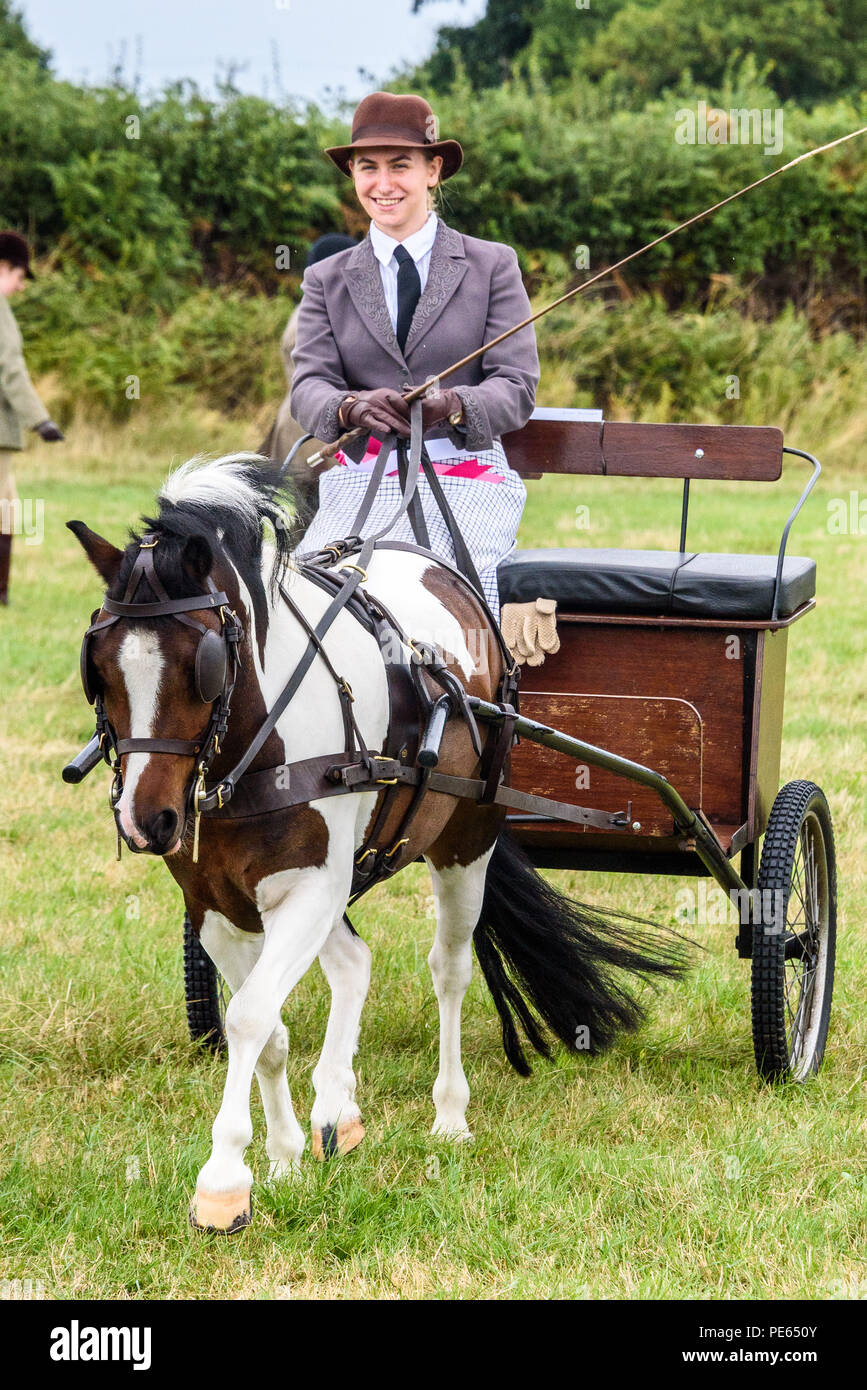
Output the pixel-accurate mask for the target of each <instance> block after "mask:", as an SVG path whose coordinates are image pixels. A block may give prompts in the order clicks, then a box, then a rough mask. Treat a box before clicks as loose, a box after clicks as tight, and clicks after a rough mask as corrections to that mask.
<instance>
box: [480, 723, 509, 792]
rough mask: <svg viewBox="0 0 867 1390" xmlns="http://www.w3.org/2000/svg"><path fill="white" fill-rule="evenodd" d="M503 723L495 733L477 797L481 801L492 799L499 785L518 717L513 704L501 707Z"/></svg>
mask: <svg viewBox="0 0 867 1390" xmlns="http://www.w3.org/2000/svg"><path fill="white" fill-rule="evenodd" d="M503 710H504V712H503V723H502V725H501V727H500V729H499V730H498V733H497V741H496V743H495V744H494V746H493V750H492V752H491V757H490V763H489V766H488V773H487V777H486V778H485V787H484V790H483V792H482V794H481V796H480V797H479V801H481V802H490V801H493V800H494V798H495V797H496V794H497V788H498V786H499V785H500V776H501V774H502V771H503V764H504V763H505V761H506V757H507V756H508V752H509V749H510V748H511V746H512V737H513V734H514V731H515V720H516V719H517V718H518V711H517V710H516V709H515V707H514V706H513V705H508V704H507V705H505V706H504V707H503Z"/></svg>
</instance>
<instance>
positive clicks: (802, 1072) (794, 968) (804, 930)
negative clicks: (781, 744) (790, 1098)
mask: <svg viewBox="0 0 867 1390" xmlns="http://www.w3.org/2000/svg"><path fill="white" fill-rule="evenodd" d="M757 888H758V890H759V896H758V900H757V902H756V904H755V908H754V912H753V971H752V998H753V1044H754V1047H755V1052H756V1066H757V1067H758V1070H759V1075H760V1076H761V1077H762V1078H763V1079H764V1080H766V1081H786V1080H791V1081H806V1080H807V1079H808V1078H809V1077H810V1076H812V1075H814V1074H815V1072H817V1071H818V1070H819V1066H820V1064H821V1061H822V1057H823V1055H824V1052H825V1041H826V1039H827V1036H828V1019H829V1017H830V1013H831V994H832V992H833V989H834V950H835V945H836V938H837V871H836V858H835V854H834V830H833V827H832V824H831V812H830V811H829V809H828V803H827V801H826V800H825V794H824V792H823V791H822V790H821V788H820V787H817V786H816V785H815V783H814V782H802V781H798V782H788V783H787V784H786V786H785V787H783V788H782V790H781V791H780V792H779V793H778V794H777V798H776V800H775V801H774V805H773V807H772V809H771V815H770V819H769V821H768V828H767V830H766V831H765V839H764V844H763V846H762V859H761V867H760V869H759V878H758V884H757Z"/></svg>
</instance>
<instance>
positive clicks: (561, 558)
mask: <svg viewBox="0 0 867 1390" xmlns="http://www.w3.org/2000/svg"><path fill="white" fill-rule="evenodd" d="M582 414H585V412H577V411H564V410H537V411H536V413H535V415H534V417H533V419H532V420H531V421H530V422H529V423H528V424H527V425H526V426H525V428H524V429H523V430H521V431H518V432H516V433H514V434H511V435H507V436H506V437H505V438H504V441H503V442H504V446H505V449H506V452H507V455H508V458H509V462H510V464H511V465H512V467H513V468H515V469H516V470H517V471H519V472H520V473H522V474H523V475H524V476H525V477H528V478H532V477H539V476H541V474H542V473H561V474H564V473H565V474H575V475H599V476H611V477H634V478H680V479H682V480H683V500H682V509H681V519H680V536H679V544H678V548H677V549H676V550H672V551H631V550H602V549H588V548H576V549H557V550H525V551H519V552H518V554H517V556H516V557H515V558H514V559H512V560H510V561H508V562H506V563H504V564H503V565H502V566H501V569H500V594H501V599H502V601H503V602H525V601H531V600H533V599H535V598H537V597H540V596H541V597H546V598H554V599H556V600H557V603H558V611H557V623H558V631H559V636H560V641H561V646H560V650H559V651H558V652H557V653H555V654H552V655H549V656H547V657H546V658H545V660H544V662H543V664H542V665H541V666H538V667H530V666H526V665H525V666H524V667H523V668H522V677H521V695H520V707H521V713H522V715H523V716H525V718H528V719H530V720H532V721H535V722H536V723H538V724H541V725H545V726H547V727H548V728H549V729H553V730H556V731H558V733H559V734H565V735H567V736H570V737H571V739H572V740H577V741H578V743H579V744H588V745H591V746H592V748H593V749H594V750H595V752H596V753H601V756H600V757H598V758H597V757H595V755H594V753H593V752H591V751H588V750H587V749H586V748H585V749H584V750H583V751H582V749H581V748H580V747H578V746H577V745H574V744H568V745H567V744H564V742H563V740H562V738H557V739H554V740H551V739H547V740H546V741H545V742H537V741H534V738H533V734H532V731H527V732H528V733H529V736H528V737H525V738H524V739H522V741H521V742H520V744H519V745H518V746H517V747H516V748H515V749H514V750H513V754H512V778H511V782H512V785H513V786H515V787H517V788H519V789H521V790H524V791H531V792H535V793H537V794H541V795H545V796H550V797H552V798H554V799H556V800H558V801H566V802H571V803H576V802H577V803H580V804H589V805H592V807H594V808H597V809H600V810H604V811H608V812H611V813H617V814H618V815H619V818H620V819H621V820H622V822H623V828H622V829H619V828H618V829H611V830H608V829H601V828H599V827H598V826H593V825H588V826H576V825H573V824H567V823H564V822H562V821H561V822H558V821H557V820H556V819H553V818H551V819H548V818H546V817H542V816H533V815H522V814H519V813H515V814H511V815H509V817H508V820H509V822H510V825H511V828H512V830H513V832H514V833H515V834H516V835H517V836H518V838H519V839H520V840H521V842H522V843H523V845H524V847H525V849H526V850H527V852H528V853H529V854H530V857H531V858H532V859H533V860H534V862H535V863H536V864H537V865H539V866H543V867H548V868H570V869H582V868H583V869H603V870H614V871H618V872H627V873H661V874H690V875H706V874H712V875H713V876H714V877H715V878H716V879H717V880H718V882H720V883H721V885H722V886H723V887H724V888H725V889H726V890H727V891H728V892H730V893H732V894H733V895H735V896H734V902H735V903H736V904H737V907H738V914H739V920H740V927H739V929H738V932H737V939H736V946H737V949H738V951H739V954H740V955H741V956H744V957H751V958H752V962H753V1034H754V1043H755V1049H756V1061H757V1065H758V1068H759V1071H760V1072H761V1074H762V1075H764V1076H767V1077H773V1078H781V1077H786V1076H794V1077H797V1078H798V1079H803V1078H804V1077H806V1076H807V1075H809V1074H811V1073H812V1072H814V1071H815V1070H816V1069H817V1068H818V1066H819V1063H820V1061H821V1057H822V1053H823V1050H824V1045H825V1038H826V1035H827V1024H828V1012H829V1009H830V1000H831V990H832V983H833V968H834V939H835V915H836V903H835V898H836V893H835V872H834V840H833V831H832V827H831V819H830V814H829V812H828V808H827V803H826V801H825V798H824V796H823V794H822V792H821V791H820V789H819V788H818V787H816V786H815V785H814V784H813V783H811V782H803V781H797V782H792V783H789V784H788V786H786V787H784V788H783V789H782V790H779V774H780V745H781V731H782V721H783V700H784V691H785V674H786V653H787V646H788V639H789V628H790V627H791V626H792V625H793V624H794V623H795V622H797V621H798V619H800V618H802V617H803V616H804V615H805V614H806V613H808V612H810V611H811V609H813V608H814V607H815V603H816V600H815V585H816V567H815V564H814V562H813V561H812V560H809V559H805V558H800V557H786V544H787V541H788V536H789V530H790V528H791V525H792V522H793V521H794V519H795V517H796V515H797V513H798V511H799V510H800V508H801V506H802V505H803V503H804V501H805V499H806V497H807V495H808V493H809V492H810V490H811V488H812V487H813V484H814V483H815V481H816V478H817V477H818V474H819V471H820V467H819V464H818V462H817V461H816V460H815V459H813V458H812V456H811V455H809V454H806V453H803V452H802V451H801V450H797V449H784V447H783V437H782V433H781V431H780V430H778V429H774V428H764V427H747V426H720V425H662V424H649V425H636V424H618V423H603V422H602V421H601V420H587V419H581V418H577V417H580V416H581V415H582ZM784 453H787V454H790V455H797V456H798V457H800V458H803V459H805V460H807V461H809V462H811V463H812V464H813V471H812V475H811V477H810V479H809V482H808V483H807V486H806V487H805V488H804V491H803V493H802V495H801V497H800V499H799V501H798V504H797V506H796V507H795V508H794V510H793V511H792V513H791V515H790V516H789V518H788V521H787V522H786V525H785V528H784V530H783V535H782V539H781V542H780V547H779V550H778V553H777V554H776V555H733V554H696V553H695V552H693V551H690V550H688V548H687V523H688V507H689V489H690V484H691V482H692V480H693V479H731V480H744V481H753V482H759V481H761V482H773V481H776V480H778V479H779V478H780V476H781V473H782V462H783V454H784ZM519 730H520V726H519ZM564 753H567V756H564ZM568 753H571V754H572V756H571V757H570V756H568ZM611 754H616V755H618V758H615V759H614V760H613V761H612V758H611ZM618 759H619V760H627V761H628V762H629V763H631V764H633V765H638V766H639V767H640V768H641V770H642V771H644V772H648V773H649V774H650V775H649V776H648V777H647V778H644V777H639V775H638V774H637V773H636V770H635V767H634V766H633V767H632V768H631V769H630V768H624V767H622V766H619V765H618ZM660 777H661V778H664V779H665V781H666V782H667V783H668V784H670V787H671V788H673V789H676V792H677V793H678V794H679V798H680V799H681V800H682V801H683V802H684V803H685V804H686V806H687V807H688V808H689V810H690V811H691V812H693V813H694V814H695V816H696V818H697V827H693V831H694V832H695V829H696V828H698V830H699V833H698V835H697V834H696V833H689V831H688V830H684V829H683V818H682V817H681V818H680V824H678V817H677V814H676V807H675V808H673V807H672V805H671V804H667V801H666V799H663V797H664V795H665V796H666V797H667V795H668V794H667V792H666V791H665V788H661V787H660V785H659V782H658V780H657V779H658V778H660ZM661 793H662V794H661ZM709 835H710V836H712V838H713V840H714V841H715V842H716V847H717V848H716V850H714V847H713V845H712V844H711V843H710V842H709V839H708V836H709ZM763 835H764V836H765V844H764V848H763V853H762V857H761V864H759V856H758V845H759V841H760V838H761V837H762V836H763ZM738 855H739V856H740V862H739V870H738V871H736V870H735V868H734V863H733V862H732V861H734V860H735V859H736V858H737V856H738ZM750 890H752V891H750Z"/></svg>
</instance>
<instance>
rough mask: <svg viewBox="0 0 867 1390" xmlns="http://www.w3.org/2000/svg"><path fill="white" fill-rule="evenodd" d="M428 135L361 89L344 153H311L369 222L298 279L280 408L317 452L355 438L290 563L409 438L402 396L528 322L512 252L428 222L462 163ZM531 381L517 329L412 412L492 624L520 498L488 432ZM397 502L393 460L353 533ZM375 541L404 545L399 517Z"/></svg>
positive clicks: (375, 526)
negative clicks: (385, 451)
mask: <svg viewBox="0 0 867 1390" xmlns="http://www.w3.org/2000/svg"><path fill="white" fill-rule="evenodd" d="M435 136H436V118H435V117H434V114H433V112H432V111H431V108H430V106H429V105H428V103H427V102H426V101H425V100H424V99H423V98H422V97H420V96H414V95H406V96H395V95H392V94H391V93H389V92H374V93H372V95H370V96H368V97H365V99H364V100H363V101H362V102H361V103H360V105H359V106H358V108H357V110H356V112H355V115H354V118H353V124H352V143H351V144H349V145H342V146H338V147H334V148H331V149H328V150H326V151H325V153H326V154H327V155H329V156H330V158H331V159H332V160H333V161H334V163H335V164H336V165H337V167H338V168H339V169H340V170H341V171H342V172H343V173H344V174H346V175H347V176H349V177H352V178H353V179H354V181H355V192H356V195H357V197H358V200H359V202H360V204H361V206H362V207H363V208H364V211H365V212H366V213H367V214H368V215H369V217H370V219H371V222H370V229H369V232H368V234H367V236H366V237H365V238H364V240H363V241H362V242H361V243H360V244H359V245H358V246H356V247H354V248H352V249H351V250H346V251H342V252H340V253H339V254H338V255H335V256H331V257H329V259H327V260H325V261H320V262H318V263H317V264H315V265H312V266H310V267H308V269H307V271H306V272H305V275H304V279H303V283H302V292H303V297H302V301H301V308H300V311H299V315H298V338H297V343H296V347H295V351H294V353H293V361H294V363H295V373H294V378H293V386H292V397H291V407H292V414H293V416H294V417H295V419H296V420H297V421H298V422H299V424H301V425H302V427H303V428H304V429H305V430H308V431H309V432H310V433H311V434H314V435H315V436H316V437H317V438H318V439H321V440H324V441H326V442H328V443H332V442H334V441H335V440H337V439H338V438H339V437H340V436H341V434H343V433H344V432H345V431H347V430H350V429H354V428H359V427H360V428H361V430H362V431H363V433H362V434H361V435H359V436H357V437H356V438H355V439H354V440H353V441H352V442H351V444H349V445H347V447H346V449H345V450H339V451H338V452H337V453H336V454H335V456H334V459H335V464H336V466H335V467H333V468H330V469H329V470H328V471H327V472H324V473H323V474H322V476H321V478H320V481H319V509H318V511H317V512H316V515H315V517H314V518H313V521H312V522H311V524H310V526H309V527H308V529H307V531H306V532H305V534H304V536H303V538H302V540H301V543H300V544H299V546H298V552H299V553H300V554H306V553H309V552H313V551H317V550H319V549H321V548H322V547H323V546H324V545H326V544H327V543H328V542H330V541H333V540H336V539H340V538H342V537H344V536H347V535H349V534H350V533H351V528H352V522H353V520H354V518H355V516H356V513H357V511H358V508H359V504H360V503H361V500H362V497H363V496H364V492H365V488H366V485H367V483H368V482H369V480H370V472H371V469H372V467H373V466H374V464H375V463H376V461H377V456H378V453H379V445H380V442H381V440H383V439H384V438H385V436H386V435H388V434H389V433H393V434H396V435H398V437H400V438H403V439H408V438H409V436H410V412H409V406H408V405H407V403H406V400H405V393H406V392H407V391H409V390H412V389H413V388H415V387H417V386H420V385H422V384H423V383H424V382H426V381H428V380H429V379H430V378H432V377H436V376H437V374H438V373H440V372H443V371H445V370H446V368H447V367H449V366H450V365H451V364H452V363H453V362H455V361H458V360H459V359H461V358H463V357H465V356H467V355H468V354H469V353H471V352H473V351H475V350H476V349H478V348H479V347H481V346H482V344H484V343H485V342H488V341H489V340H490V339H492V338H495V337H497V335H498V334H500V333H502V332H504V331H505V330H506V329H507V328H510V327H512V325H513V324H515V323H517V322H520V321H521V320H522V319H524V318H526V317H527V316H528V315H529V314H530V312H531V310H530V304H529V300H528V298H527V293H526V291H525V289H524V285H523V282H522V280H521V274H520V270H519V268H518V258H517V256H516V254H515V252H514V250H513V249H512V248H511V247H510V246H506V245H504V244H502V243H501V242H496V241H483V240H481V239H479V238H478V237H471V236H466V235H464V234H463V233H461V232H458V231H455V230H454V229H453V228H451V227H449V226H447V225H446V223H445V222H443V221H442V219H441V218H440V217H438V216H437V214H436V212H435V211H434V206H433V190H434V189H435V188H436V186H437V185H438V183H440V182H441V181H442V180H444V179H447V178H450V177H451V176H452V174H454V173H456V172H457V170H458V169H459V168H460V166H461V162H462V160H463V150H462V149H461V146H460V145H459V144H458V142H457V141H456V140H437V139H436V138H435ZM538 381H539V357H538V353H537V350H536V335H535V332H534V329H533V326H532V324H530V325H528V326H527V327H526V328H523V329H521V330H520V332H518V333H515V334H513V335H512V336H511V337H509V338H507V339H506V340H505V341H504V342H502V343H500V344H498V345H497V346H496V347H494V348H491V349H490V350H489V351H488V352H487V353H485V354H484V355H483V356H481V357H477V358H475V359H474V360H473V361H472V362H470V363H468V364H467V365H466V366H465V367H462V368H460V369H459V370H458V371H456V372H454V373H453V374H452V375H450V376H449V377H448V378H447V379H446V381H445V382H444V383H443V385H442V386H441V387H440V388H439V389H438V390H437V391H436V393H435V394H428V395H427V396H425V397H424V399H423V401H422V428H423V432H424V435H425V444H426V447H427V451H428V455H429V457H430V460H431V462H432V465H433V469H434V472H435V474H436V477H437V479H438V481H439V483H440V485H441V488H442V492H443V493H444V495H445V498H446V500H447V503H448V506H449V507H450V508H451V511H452V513H453V516H454V519H455V521H456V523H457V526H458V528H459V530H460V533H461V534H462V536H463V539H464V541H465V543H466V546H467V549H468V551H469V556H470V559H471V560H472V563H473V565H474V566H475V569H476V571H477V573H478V576H479V579H480V581H481V585H482V591H483V593H484V595H485V597H486V599H487V601H488V603H489V604H490V606H491V608H492V610H493V612H494V615H495V616H497V617H498V616H499V611H500V604H499V595H498V592H497V566H498V565H499V564H500V562H501V561H502V560H503V559H504V558H505V557H506V556H507V555H509V554H510V553H511V551H512V550H513V549H514V545H515V537H516V535H517V531H518V524H519V522H520V519H521V513H522V511H523V507H524V502H525V500H526V495H527V493H526V488H525V487H524V483H523V481H522V479H521V477H520V476H519V474H517V473H516V472H514V470H513V469H511V468H510V467H509V464H508V461H507V459H506V454H505V451H504V449H503V445H502V442H501V438H500V436H501V435H502V434H504V433H507V432H508V431H510V430H517V429H520V428H521V427H522V426H523V425H524V424H525V423H526V422H527V420H528V419H529V417H530V415H531V414H532V411H533V406H534V403H535V395H536V386H537V384H538ZM401 494H402V489H401V486H400V481H399V477H398V459H397V453H396V451H395V453H394V455H393V466H392V465H391V463H387V464H386V469H385V474H384V476H383V478H382V481H381V483H380V486H379V489H378V491H377V494H376V497H375V499H374V502H373V507H372V509H371V511H370V513H369V515H368V517H367V519H366V522H365V523H364V527H363V533H364V534H365V535H367V534H370V533H372V532H375V531H377V530H379V529H380V528H381V527H383V526H385V525H386V524H387V522H388V519H389V517H390V516H391V515H393V513H394V512H395V510H396V509H397V507H398V505H399V503H400V499H401ZM418 496H419V499H420V501H421V508H422V511H423V517H424V523H425V528H426V531H427V535H428V537H429V541H430V548H431V550H433V551H434V552H435V553H436V554H438V555H440V556H442V558H443V559H446V560H449V561H451V562H452V563H454V562H455V560H456V558H457V559H458V560H459V559H460V557H459V556H457V557H456V552H455V546H454V544H453V542H452V538H451V535H450V532H449V528H448V526H447V524H446V520H445V519H444V517H443V515H442V512H441V510H440V507H439V505H438V503H437V501H436V498H435V497H434V494H433V492H432V490H431V488H430V486H429V484H428V482H427V479H426V478H424V477H420V478H419V481H418ZM388 539H389V540H409V541H412V540H415V539H417V537H416V535H415V534H414V532H413V529H412V526H411V522H410V519H409V515H408V514H404V515H403V516H402V517H401V519H400V522H399V523H398V524H397V525H396V526H395V527H394V528H393V530H391V531H389V533H388Z"/></svg>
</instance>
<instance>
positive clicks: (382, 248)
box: [370, 208, 439, 265]
mask: <svg viewBox="0 0 867 1390" xmlns="http://www.w3.org/2000/svg"><path fill="white" fill-rule="evenodd" d="M438 220H439V219H438V218H437V215H436V213H435V212H434V210H433V208H431V210H430V212H429V213H428V216H427V221H426V222H425V224H424V226H422V227H419V229H418V231H417V232H413V234H412V236H408V237H407V238H406V240H405V241H404V242H403V245H404V246H405V247H406V249H407V251H408V252H409V254H410V255H411V256H412V258H413V260H414V261H415V262H416V263H418V262H419V261H420V260H421V258H422V256H425V255H427V253H428V251H429V250H430V249H431V247H432V246H433V244H434V240H435V238H436V234H437V222H438ZM370 241H371V245H372V246H373V254H374V255H375V256H376V259H377V260H378V261H381V262H382V264H383V265H388V263H389V261H390V260H391V258H392V256H393V255H394V248H395V247H396V246H399V245H400V244H401V243H400V242H399V241H397V240H396V239H395V238H394V237H391V236H389V235H388V234H387V233H386V232H383V231H382V230H381V228H379V227H377V225H376V223H375V222H371V224H370Z"/></svg>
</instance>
